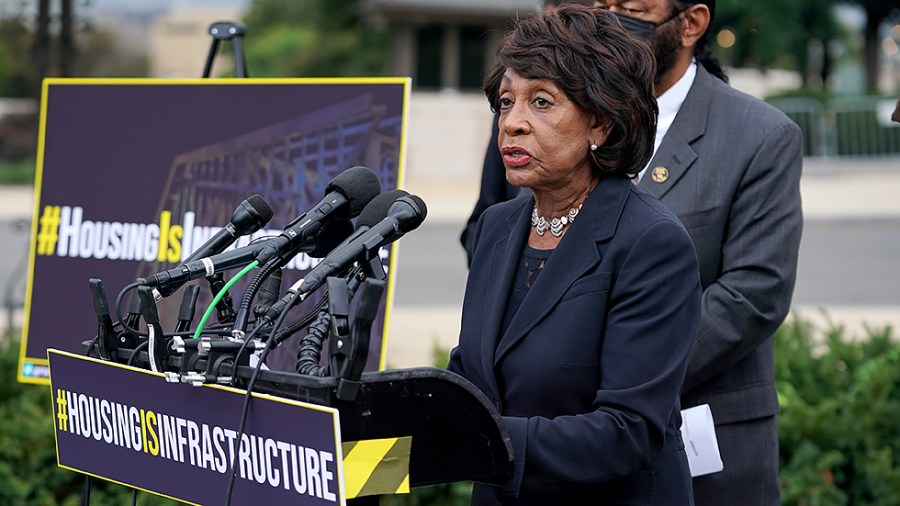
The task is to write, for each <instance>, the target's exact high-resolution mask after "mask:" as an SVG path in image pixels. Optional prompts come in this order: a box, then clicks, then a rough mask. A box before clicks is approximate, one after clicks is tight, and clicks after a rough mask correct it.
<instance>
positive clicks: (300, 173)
mask: <svg viewBox="0 0 900 506" xmlns="http://www.w3.org/2000/svg"><path fill="white" fill-rule="evenodd" d="M408 87H409V80H408V79H407V78H382V79H330V80H321V79H320V80H303V79H274V80H273V79H212V80H211V79H195V80H152V79H108V80H102V79H47V80H45V81H44V89H43V101H42V106H41V107H42V109H41V131H40V142H39V147H38V157H37V160H38V163H37V173H36V177H35V192H36V195H35V216H34V219H33V220H32V241H31V253H30V262H29V271H28V276H27V287H26V296H25V323H24V325H23V337H22V350H21V360H20V364H19V374H18V377H19V380H20V381H28V382H35V383H46V382H47V372H48V371H47V365H48V364H47V360H46V358H45V357H46V350H47V349H48V348H54V349H59V350H66V351H71V352H78V351H79V350H80V345H81V342H82V341H86V340H89V339H91V338H93V337H94V335H95V334H96V328H97V320H96V316H95V315H94V312H93V309H92V303H91V296H90V291H89V288H88V279H89V278H100V279H102V280H103V283H104V285H105V287H106V291H107V295H108V298H109V303H110V309H111V313H112V319H113V320H116V315H115V310H114V309H113V305H114V302H115V298H116V295H117V294H118V293H119V290H120V289H122V288H123V287H125V286H126V285H128V284H129V283H131V282H133V281H134V280H135V279H136V278H138V277H146V276H148V275H151V274H153V273H156V272H160V271H163V270H167V269H171V268H174V267H176V266H178V265H179V264H180V263H181V262H182V261H183V260H184V259H186V258H187V257H188V256H189V255H190V254H191V253H192V252H193V251H194V250H196V249H198V248H199V247H200V246H201V245H202V244H203V243H204V242H205V241H206V240H207V239H208V238H209V237H211V236H212V235H213V234H214V233H215V232H216V231H218V230H219V229H220V227H223V226H225V225H226V224H227V223H228V222H229V220H230V218H231V215H232V213H234V211H235V208H236V207H237V206H238V204H240V202H241V201H242V200H244V199H246V198H248V197H249V196H251V195H253V194H259V195H261V196H262V197H263V198H264V199H265V200H266V201H267V202H268V203H269V205H270V206H271V208H272V209H273V210H274V212H275V215H274V217H273V218H272V220H271V221H270V222H269V223H268V224H267V225H266V227H265V228H266V230H261V231H259V232H257V233H255V234H253V236H249V237H243V238H241V239H239V240H238V242H237V244H236V246H243V245H246V244H248V243H249V242H250V241H251V240H253V239H256V238H258V237H260V236H263V235H277V234H278V233H280V232H281V230H282V229H283V228H284V226H285V225H287V224H288V223H289V222H291V220H293V219H294V218H296V217H297V216H299V215H300V214H302V213H303V212H305V211H307V210H309V209H310V208H312V207H313V206H314V205H315V204H316V203H317V202H319V201H320V200H321V199H322V197H323V196H324V194H325V186H326V185H327V184H328V182H329V181H331V179H333V178H334V177H335V176H336V175H338V174H340V173H341V172H343V171H344V170H346V169H347V168H349V167H353V166H357V165H364V166H366V167H369V168H370V169H372V170H373V171H374V172H375V173H376V174H377V175H378V177H379V180H380V182H381V187H382V190H388V189H392V188H396V187H397V186H398V184H399V182H400V181H402V175H403V166H402V165H403V160H404V158H405V156H404V149H405V111H406V100H407V96H408ZM391 251H392V249H391V248H384V249H383V250H382V251H381V252H380V253H381V258H382V260H383V262H384V264H385V265H390V258H391V256H392V255H391ZM318 262H319V259H315V258H310V257H309V256H307V255H306V254H300V255H298V256H297V257H295V258H294V259H292V260H291V262H290V263H289V264H288V265H287V266H286V268H285V269H284V282H283V283H284V284H283V286H285V287H287V286H290V284H292V283H294V282H295V281H297V280H298V279H300V278H301V277H303V275H304V274H305V273H306V272H307V271H308V270H309V269H310V268H312V267H313V266H315V265H316V264H317V263H318ZM235 272H236V271H235ZM229 274H233V273H229ZM251 278H252V276H247V277H245V279H241V280H240V281H239V282H238V283H237V284H236V285H235V286H234V287H233V288H232V289H231V295H232V296H233V298H234V299H235V301H240V299H241V291H242V290H243V289H244V288H245V287H246V286H247V284H248V283H249V282H250V280H251ZM226 280H227V277H226ZM195 283H197V282H195ZM388 283H389V288H388V289H390V285H391V284H392V283H393V273H392V272H389V278H388ZM199 284H200V285H201V292H200V294H201V298H200V300H199V301H198V305H197V308H198V315H199V314H202V313H203V308H205V307H206V306H207V304H208V303H209V302H210V301H211V299H212V294H211V292H210V289H209V287H208V283H206V282H205V281H204V280H200V281H199ZM132 293H133V292H132ZM183 293H184V292H183V291H179V292H176V293H175V294H173V295H172V296H170V297H167V298H166V299H164V300H162V301H161V302H160V304H159V306H158V308H159V313H160V316H161V318H162V326H163V329H164V330H167V331H168V330H171V329H173V328H174V326H175V325H176V316H177V313H178V308H179V306H180V303H181V296H182V294H183ZM131 295H132V294H128V295H127V296H126V297H125V298H124V300H123V302H122V306H123V307H122V308H121V310H122V312H123V313H125V312H127V310H128V303H129V299H130V297H131ZM319 298H320V297H318V296H315V295H314V296H312V297H309V298H308V299H307V300H306V301H304V303H303V304H302V305H301V306H300V308H299V309H298V310H297V311H298V312H306V311H308V310H309V309H311V308H312V307H313V306H314V305H315V304H316V303H317V302H318V301H319ZM301 314H302V313H301ZM384 314H385V308H384V303H382V308H381V311H380V313H379V317H378V319H377V320H376V322H375V324H374V325H373V328H372V336H371V340H370V343H371V346H370V349H369V358H368V362H367V365H366V369H367V370H377V369H380V368H383V367H384V362H385V358H384V354H383V350H384V349H385V346H384V343H383V342H382V336H383V335H385V334H386V325H387V322H386V321H385V318H384ZM198 318H199V316H198ZM194 323H195V324H196V322H194ZM301 337H302V334H300V335H296V336H294V337H292V338H290V339H288V340H287V341H286V342H285V343H284V344H283V345H282V346H280V347H279V348H277V349H276V350H274V352H273V353H272V354H271V355H270V357H269V360H268V362H267V365H269V367H270V368H272V369H276V370H282V371H293V370H294V368H295V365H296V364H295V362H296V352H297V349H298V347H299V341H300V339H301Z"/></svg>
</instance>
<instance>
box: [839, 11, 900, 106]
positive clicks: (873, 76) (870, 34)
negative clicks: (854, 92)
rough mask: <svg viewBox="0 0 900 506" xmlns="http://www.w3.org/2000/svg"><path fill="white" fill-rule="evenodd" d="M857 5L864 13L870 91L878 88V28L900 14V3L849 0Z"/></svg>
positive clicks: (867, 83)
mask: <svg viewBox="0 0 900 506" xmlns="http://www.w3.org/2000/svg"><path fill="white" fill-rule="evenodd" d="M850 2H851V3H854V4H856V5H859V6H860V7H862V9H863V10H864V11H865V13H866V26H865V28H864V29H863V40H864V44H865V56H864V58H863V60H864V61H865V69H866V87H867V88H868V89H869V91H871V92H875V91H877V89H878V53H879V51H880V49H881V41H880V40H879V39H878V28H879V27H880V26H881V24H882V23H884V22H885V21H887V20H888V19H890V18H891V17H893V16H900V3H898V1H897V0H850Z"/></svg>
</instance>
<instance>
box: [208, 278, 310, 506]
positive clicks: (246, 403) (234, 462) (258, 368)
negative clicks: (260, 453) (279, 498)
mask: <svg viewBox="0 0 900 506" xmlns="http://www.w3.org/2000/svg"><path fill="white" fill-rule="evenodd" d="M300 300H301V297H299V296H297V294H294V296H293V297H292V298H291V300H290V302H288V305H287V306H286V307H285V308H284V311H283V312H282V313H281V315H279V316H278V320H276V321H275V324H274V325H272V331H273V332H274V331H275V330H277V329H278V327H280V326H281V325H282V324H283V323H284V319H285V318H286V317H287V314H288V311H289V310H290V309H291V307H292V306H293V305H294V304H296V303H297V302H298V301H300ZM255 331H256V329H254V332H255ZM251 334H252V333H251ZM274 342H275V340H274V339H269V340H267V341H266V346H265V347H264V348H263V352H262V354H261V355H260V357H259V362H257V363H256V367H255V368H254V369H253V374H252V375H251V376H250V381H249V382H247V394H246V395H245V396H244V405H243V407H241V423H240V425H239V426H238V433H237V451H235V452H234V457H233V458H232V460H231V473H230V474H229V475H228V488H227V490H226V491H225V506H230V505H231V491H232V490H233V489H234V480H235V478H236V477H237V464H238V454H240V450H241V443H242V442H243V441H242V439H243V437H244V427H245V426H246V424H247V414H248V413H249V412H250V398H251V397H253V396H252V395H251V394H252V393H253V387H254V386H255V385H256V378H257V377H258V376H259V371H261V370H262V365H263V363H264V362H265V361H266V357H268V355H269V352H270V351H272V349H273V346H272V345H273V343H274ZM237 367H238V366H237V362H235V364H234V372H233V373H232V377H234V376H237Z"/></svg>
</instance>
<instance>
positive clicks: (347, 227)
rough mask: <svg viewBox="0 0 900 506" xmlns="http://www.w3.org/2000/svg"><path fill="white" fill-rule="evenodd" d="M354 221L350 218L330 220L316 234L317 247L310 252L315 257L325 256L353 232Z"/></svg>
mask: <svg viewBox="0 0 900 506" xmlns="http://www.w3.org/2000/svg"><path fill="white" fill-rule="evenodd" d="M353 230H354V227H353V222H352V221H350V220H348V219H341V218H335V219H333V220H328V221H327V222H325V225H323V226H322V230H320V231H319V233H318V234H317V235H316V246H315V249H313V250H312V251H310V252H309V253H308V254H309V256H311V257H313V258H325V256H326V255H328V254H329V253H331V250H333V249H334V248H335V247H336V246H337V245H338V244H340V243H342V242H344V239H346V238H348V237H350V234H352V233H353Z"/></svg>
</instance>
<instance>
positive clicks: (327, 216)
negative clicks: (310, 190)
mask: <svg viewBox="0 0 900 506" xmlns="http://www.w3.org/2000/svg"><path fill="white" fill-rule="evenodd" d="M325 191H326V192H327V194H326V195H325V198H323V199H322V200H321V201H320V202H319V203H318V204H316V206H315V207H314V208H313V209H312V210H310V211H307V212H305V213H303V214H301V215H300V216H299V217H297V218H296V219H294V220H293V221H292V222H291V223H289V224H288V226H287V227H285V229H284V232H282V233H281V234H280V235H278V236H276V237H272V238H267V239H265V240H261V241H259V242H256V243H254V244H251V245H249V246H245V247H243V248H237V249H235V250H232V251H228V252H225V253H219V254H216V255H212V256H207V257H198V258H196V259H194V260H193V261H190V262H187V261H186V262H185V263H183V264H182V265H180V266H178V267H176V268H174V269H169V270H167V271H162V272H159V273H157V274H154V275H152V276H150V277H147V278H138V279H137V282H138V283H141V284H143V285H147V286H153V287H157V290H158V291H159V292H160V293H163V289H165V291H166V292H168V293H169V294H171V293H172V292H174V291H175V290H177V289H178V288H179V287H180V286H181V285H183V284H184V283H186V282H188V281H190V280H193V279H197V278H202V277H209V276H212V275H214V274H216V273H218V272H221V271H225V270H228V269H234V268H236V267H243V266H246V265H248V264H250V263H251V262H253V261H254V260H259V263H260V265H264V264H265V263H267V262H268V261H269V260H271V259H273V258H278V259H279V260H280V261H284V260H287V259H290V258H291V257H293V256H294V255H296V254H297V253H299V252H302V251H306V252H311V255H312V256H318V257H322V256H325V254H326V253H327V252H328V251H330V250H331V247H333V246H332V245H334V244H336V243H338V242H340V241H341V240H342V239H343V238H344V237H346V236H345V235H343V236H342V235H341V234H348V233H350V230H349V228H350V227H348V226H347V224H346V223H345V222H346V221H347V218H352V217H355V216H357V215H358V214H359V213H360V210H361V209H363V208H364V207H365V206H366V204H368V203H369V201H371V200H372V199H373V198H374V197H375V196H376V195H378V194H379V192H380V191H381V183H380V182H379V181H378V176H376V175H375V173H374V172H372V171H371V170H370V169H368V168H366V167H362V166H358V167H351V168H349V169H347V170H345V171H344V172H341V173H340V174H338V175H337V176H336V177H335V178H334V179H332V180H331V182H329V183H328V185H327V186H326V187H325ZM332 219H334V220H335V221H337V223H335V224H333V225H329V224H328V222H329V221H331V220H332ZM323 222H324V225H323ZM326 248H327V249H326Z"/></svg>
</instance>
